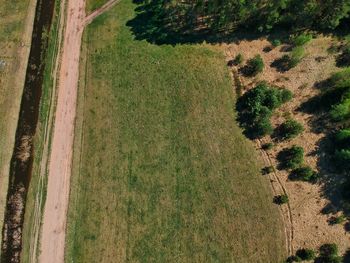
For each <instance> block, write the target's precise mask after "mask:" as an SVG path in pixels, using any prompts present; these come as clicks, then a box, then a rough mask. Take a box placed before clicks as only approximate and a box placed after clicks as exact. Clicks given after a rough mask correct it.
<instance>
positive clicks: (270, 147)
mask: <svg viewBox="0 0 350 263" xmlns="http://www.w3.org/2000/svg"><path fill="white" fill-rule="evenodd" d="M273 146H274V145H273V143H271V142H269V143H265V144H263V145H262V146H261V148H262V149H263V150H265V151H269V150H271V149H272V148H273Z"/></svg>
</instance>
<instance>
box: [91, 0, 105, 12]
mask: <svg viewBox="0 0 350 263" xmlns="http://www.w3.org/2000/svg"><path fill="white" fill-rule="evenodd" d="M107 2H108V0H86V13H87V14H90V13H91V12H93V11H94V10H96V9H98V8H100V7H101V6H103V5H104V4H105V3H107Z"/></svg>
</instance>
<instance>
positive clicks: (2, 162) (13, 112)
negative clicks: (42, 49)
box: [0, 0, 36, 229]
mask: <svg viewBox="0 0 350 263" xmlns="http://www.w3.org/2000/svg"><path fill="white" fill-rule="evenodd" d="M35 4H36V1H35V0H13V1H8V0H0V134H1V136H0V149H1V150H0V229H2V224H3V219H4V208H5V203H6V195H7V187H8V176H9V165H10V159H11V156H12V153H13V147H14V139H15V133H16V128H17V121H18V115H19V106H20V102H21V97H22V91H23V86H24V78H25V72H26V68H27V62H28V54H29V49H30V43H31V33H32V26H33V25H32V23H33V20H34V13H35Z"/></svg>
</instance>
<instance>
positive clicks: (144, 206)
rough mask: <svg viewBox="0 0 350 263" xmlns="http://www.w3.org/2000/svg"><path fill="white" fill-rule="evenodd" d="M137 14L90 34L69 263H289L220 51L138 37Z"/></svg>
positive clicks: (122, 10) (110, 19)
mask: <svg viewBox="0 0 350 263" xmlns="http://www.w3.org/2000/svg"><path fill="white" fill-rule="evenodd" d="M135 7H136V5H134V4H132V3H131V0H127V1H122V2H121V3H119V4H118V6H116V7H114V8H113V9H112V10H110V11H109V12H108V13H107V14H104V15H102V16H101V17H99V18H97V20H95V21H94V22H93V23H92V24H91V25H90V26H89V27H88V28H87V31H86V32H85V42H84V45H83V50H86V70H85V72H83V75H84V74H85V77H84V79H83V80H82V81H83V82H85V85H84V86H82V87H81V89H80V95H79V98H80V102H79V104H78V108H79V109H80V110H81V111H82V112H80V113H79V115H78V119H79V118H82V116H83V119H82V120H81V121H82V123H83V126H82V129H81V130H80V129H78V130H77V132H78V134H76V135H77V137H76V138H77V141H76V143H75V151H74V154H75V157H74V160H75V161H74V164H73V175H72V176H73V178H72V189H71V200H70V208H69V218H68V240H67V253H66V261H67V262H73V261H74V262H113V261H116V260H118V261H131V262H215V261H217V262H279V261H282V259H284V257H285V255H286V251H285V244H284V242H285V241H284V240H285V238H284V232H283V225H282V222H281V219H280V215H279V213H278V210H277V207H275V206H273V204H272V195H271V193H270V188H269V186H268V182H267V181H266V179H264V177H262V176H261V175H259V174H260V169H261V167H260V163H258V162H257V156H256V155H255V154H252V153H253V152H254V148H253V146H252V144H251V143H250V142H248V141H247V140H246V139H245V138H244V137H243V135H242V132H241V130H240V129H239V128H238V126H237V125H236V123H235V121H234V120H235V116H234V115H235V113H234V98H233V92H232V82H231V79H230V77H229V72H228V69H227V68H226V66H225V63H224V61H225V59H224V57H223V55H221V54H220V53H219V52H217V51H216V50H214V49H213V48H211V47H209V46H199V45H198V46H190V45H179V46H175V47H173V46H168V45H165V46H157V45H152V44H149V43H147V42H145V41H137V40H135V39H134V36H133V35H132V33H131V31H130V28H128V27H127V26H126V23H127V22H128V21H129V20H130V19H132V18H133V17H134V15H135V13H134V8H135ZM82 103H83V104H82ZM78 112H79V111H78ZM79 138H82V140H81V144H80V143H79V140H78V139H79ZM77 154H80V155H79V156H77Z"/></svg>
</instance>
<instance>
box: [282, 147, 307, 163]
mask: <svg viewBox="0 0 350 263" xmlns="http://www.w3.org/2000/svg"><path fill="white" fill-rule="evenodd" d="M277 158H278V160H279V161H280V163H281V167H282V168H285V169H296V168H298V167H300V166H301V165H302V164H303V162H304V149H303V148H302V147H300V146H296V145H294V146H292V147H291V148H288V149H284V150H282V151H281V152H280V153H279V154H278V156H277Z"/></svg>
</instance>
